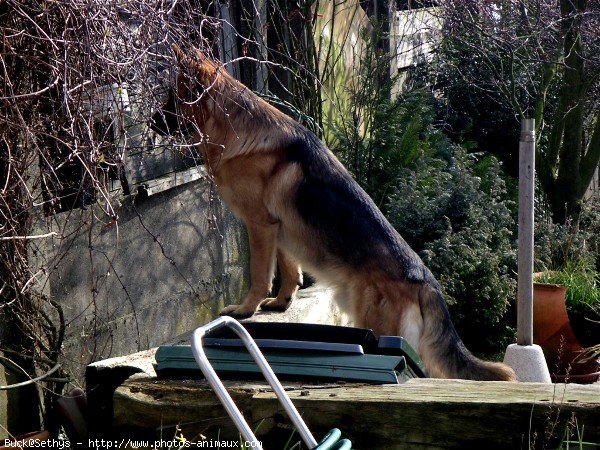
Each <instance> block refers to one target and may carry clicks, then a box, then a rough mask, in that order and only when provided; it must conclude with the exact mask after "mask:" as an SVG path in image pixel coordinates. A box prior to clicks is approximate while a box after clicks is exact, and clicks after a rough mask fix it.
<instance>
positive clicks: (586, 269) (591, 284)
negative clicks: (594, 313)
mask: <svg viewBox="0 0 600 450" xmlns="http://www.w3.org/2000/svg"><path fill="white" fill-rule="evenodd" d="M538 281H540V282H541V283H551V284H560V285H561V286H564V287H566V288H567V305H568V306H578V305H587V306H589V307H594V306H597V307H600V273H598V272H597V271H596V270H594V268H593V267H592V266H591V265H590V264H589V263H588V262H586V261H585V260H582V259H580V260H578V261H567V264H566V265H565V267H564V268H563V269H562V270H556V271H550V272H545V273H544V274H543V275H542V276H541V277H540V278H538Z"/></svg>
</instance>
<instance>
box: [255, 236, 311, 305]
mask: <svg viewBox="0 0 600 450" xmlns="http://www.w3.org/2000/svg"><path fill="white" fill-rule="evenodd" d="M277 265H278V266H279V272H280V274H281V287H280V288H279V292H278V293H277V297H276V298H267V299H266V300H265V301H263V302H262V303H261V304H260V309H263V310H265V311H285V310H287V309H288V308H289V306H290V304H291V303H292V300H293V299H294V298H295V297H296V293H297V292H298V288H299V287H300V285H302V270H301V269H300V266H299V265H298V263H297V262H296V261H295V260H294V258H292V257H291V256H290V255H289V254H288V253H286V252H285V251H283V250H282V249H281V248H278V249H277Z"/></svg>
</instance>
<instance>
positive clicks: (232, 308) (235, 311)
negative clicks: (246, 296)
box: [219, 305, 254, 319]
mask: <svg viewBox="0 0 600 450" xmlns="http://www.w3.org/2000/svg"><path fill="white" fill-rule="evenodd" d="M253 314H254V310H252V309H248V308H246V307H245V305H229V306H226V307H225V308H223V309H222V310H221V312H220V313H219V315H220V316H229V317H233V318H234V319H247V318H248V317H252V315H253Z"/></svg>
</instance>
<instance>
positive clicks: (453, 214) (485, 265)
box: [389, 148, 516, 354]
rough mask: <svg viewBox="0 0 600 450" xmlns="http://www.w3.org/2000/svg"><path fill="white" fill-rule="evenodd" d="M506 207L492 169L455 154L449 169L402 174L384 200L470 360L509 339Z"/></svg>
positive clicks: (428, 161) (441, 164)
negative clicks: (436, 288) (429, 275)
mask: <svg viewBox="0 0 600 450" xmlns="http://www.w3.org/2000/svg"><path fill="white" fill-rule="evenodd" d="M477 173H479V175H480V176H477V175H476V174H477ZM513 207H514V205H513V202H511V201H510V200H509V199H507V198H506V188H505V185H504V182H503V180H502V177H501V169H500V166H499V164H498V162H497V161H496V160H495V159H494V158H486V159H485V160H484V161H482V162H481V163H479V164H478V163H477V161H476V159H475V157H474V156H473V155H467V154H466V153H465V152H464V150H462V149H460V148H456V152H455V156H454V157H453V158H452V159H451V160H450V162H449V163H447V162H446V161H444V160H441V159H436V158H433V157H423V158H421V159H420V160H419V161H418V162H417V164H416V165H415V166H414V168H413V169H405V170H403V171H402V172H401V173H400V176H399V178H398V180H397V184H396V188H395V189H394V193H393V195H392V196H391V199H390V204H389V217H390V220H391V221H392V223H393V225H394V226H395V227H396V229H398V231H400V233H401V234H402V235H403V236H404V238H405V239H406V240H407V242H408V243H409V244H410V245H411V247H412V248H413V249H415V251H417V252H420V254H421V255H422V257H423V260H424V262H425V264H426V265H427V266H428V267H429V268H430V269H431V271H432V272H433V273H434V275H435V276H436V277H437V278H438V280H439V281H440V283H441V284H442V286H443V289H444V293H445V296H446V299H447V302H448V303H449V308H450V312H451V314H452V318H453V320H454V323H455V325H456V327H457V330H458V332H459V334H460V335H461V337H462V338H463V340H464V341H465V344H466V345H467V346H468V347H470V348H471V349H472V350H473V351H475V352H478V353H484V354H492V353H496V352H498V351H501V350H503V349H504V348H505V346H506V344H507V343H508V342H510V341H511V340H512V339H513V336H514V331H513V330H512V328H511V327H510V326H509V321H508V317H507V312H508V311H509V306H510V302H511V300H512V299H513V298H514V297H515V286H516V283H515V279H514V278H515V267H516V255H515V248H514V241H515V236H514V229H515V223H514V219H513V215H512V214H511V208H513Z"/></svg>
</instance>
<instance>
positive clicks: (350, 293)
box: [153, 46, 515, 380]
mask: <svg viewBox="0 0 600 450" xmlns="http://www.w3.org/2000/svg"><path fill="white" fill-rule="evenodd" d="M173 49H174V52H175V54H176V56H177V59H178V61H179V75H178V84H177V92H176V93H175V92H173V93H172V95H171V97H170V99H169V101H168V103H167V104H166V105H165V107H164V108H163V109H162V111H159V112H157V113H156V114H155V116H154V117H153V119H154V126H153V127H154V128H155V129H157V130H162V131H163V132H164V131H167V130H172V129H174V128H177V117H176V116H177V115H180V116H181V117H183V120H184V121H185V122H187V123H189V124H191V125H192V126H193V127H194V128H195V129H196V132H197V133H196V134H197V136H196V137H197V138H198V140H199V144H197V145H198V147H199V148H200V149H201V152H202V155H203V157H204V162H205V164H206V166H207V169H208V171H209V173H210V174H212V175H213V176H214V180H215V182H216V185H217V188H218V190H219V192H220V195H221V196H222V198H223V200H224V201H225V202H226V203H227V204H228V205H229V207H230V208H231V209H232V211H233V212H234V214H236V215H237V216H238V217H239V218H241V219H242V220H243V221H244V223H245V225H246V227H247V229H248V237H249V242H250V280H251V286H250V290H249V292H248V295H247V296H246V298H245V299H244V301H243V302H242V303H241V304H239V305H230V306H227V307H226V308H225V309H223V310H222V311H221V314H222V315H229V316H233V317H236V318H240V319H241V318H246V317H250V316H252V315H253V314H254V312H255V311H256V310H257V308H258V307H260V308H262V309H263V310H278V311H284V310H286V309H287V308H288V306H289V305H290V302H292V301H293V299H294V297H295V295H296V293H297V290H298V286H299V285H301V283H302V271H301V270H300V267H301V266H302V267H303V268H305V269H306V270H307V271H308V272H309V273H311V274H313V275H314V276H315V277H316V278H317V280H322V281H324V282H325V283H326V284H328V285H331V286H332V287H333V288H334V289H335V294H334V295H335V297H334V298H335V300H336V302H337V303H338V305H339V306H340V308H341V309H342V311H344V312H346V313H347V314H348V315H349V316H350V317H351V318H352V320H353V324H354V325H355V326H357V327H364V328H371V329H373V331H374V332H375V333H376V334H378V335H400V336H403V337H404V338H405V339H406V340H407V341H408V343H409V344H410V345H412V346H413V347H414V348H415V349H418V351H419V353H420V355H421V357H422V359H423V361H424V363H425V365H426V367H427V369H428V371H429V373H430V375H431V376H434V377H440V378H464V379H475V380H514V379H515V374H514V372H513V371H512V369H510V368H509V367H508V366H506V365H504V364H501V363H493V362H486V361H481V360H479V359H477V358H476V357H474V356H473V355H472V354H471V353H470V352H469V351H468V350H467V349H466V348H465V346H464V345H463V343H462V341H461V340H460V338H459V336H458V335H457V333H456V330H455V329H454V325H453V324H452V321H451V319H450V315H449V313H448V310H447V308H446V304H445V301H444V298H443V297H442V294H441V289H440V285H439V284H438V282H437V281H436V280H435V278H434V277H433V275H432V274H431V272H430V271H429V269H427V267H425V265H424V264H423V262H422V261H421V259H420V258H419V257H418V256H417V254H416V253H415V252H414V251H413V250H412V249H411V248H410V247H409V246H408V244H407V243H406V242H405V241H404V239H403V238H402V237H401V236H400V235H399V234H398V232H396V230H395V229H394V228H393V227H392V226H391V225H390V224H389V223H388V221H387V220H386V218H385V217H384V216H383V214H382V213H381V212H380V211H379V210H378V209H377V207H376V206H375V204H374V202H373V201H372V200H371V198H370V197H369V196H368V195H367V194H366V193H365V192H364V191H363V190H362V189H361V187H360V186H359V185H358V184H357V183H356V181H354V179H353V178H352V176H351V175H350V174H349V173H348V171H347V170H346V169H345V168H344V166H343V165H342V164H341V163H340V162H339V161H338V160H337V158H336V157H335V156H334V155H333V153H332V152H331V151H330V150H329V149H328V148H327V147H325V145H324V144H323V143H322V142H321V141H320V140H319V139H318V138H317V137H316V136H315V135H314V134H313V133H312V132H310V131H309V130H307V129H306V128H305V127H303V126H302V125H300V124H299V123H297V122H296V121H294V120H293V119H292V118H290V117H288V116H286V115H285V114H283V113H282V112H280V111H279V110H277V109H276V108H274V107H273V106H271V105H269V104H268V103H267V102H265V101H263V100H262V99H260V98H259V97H258V96H256V95H255V94H254V93H252V92H251V91H250V90H249V89H248V88H247V87H245V86H244V85H243V84H241V83H239V82H238V81H236V80H235V79H234V78H233V77H231V76H230V75H229V74H228V73H227V72H226V70H225V69H224V68H223V67H222V66H221V65H220V64H219V63H218V62H215V61H212V60H211V59H210V58H208V57H207V56H205V55H204V53H202V52H200V51H198V50H193V51H192V52H191V53H190V54H187V53H185V52H183V51H182V50H181V49H180V48H179V47H177V46H173ZM275 262H277V263H278V265H279V270H280V274H281V287H280V289H279V292H278V294H277V297H275V298H268V297H267V296H268V294H269V293H270V291H271V287H272V280H273V274H274V269H275Z"/></svg>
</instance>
